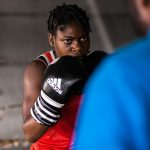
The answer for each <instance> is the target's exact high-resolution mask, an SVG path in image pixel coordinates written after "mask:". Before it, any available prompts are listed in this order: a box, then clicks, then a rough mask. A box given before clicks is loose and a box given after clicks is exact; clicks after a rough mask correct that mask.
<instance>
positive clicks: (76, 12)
mask: <svg viewBox="0 0 150 150" xmlns="http://www.w3.org/2000/svg"><path fill="white" fill-rule="evenodd" d="M71 21H73V22H76V23H78V24H80V25H81V26H82V27H83V28H84V29H85V31H86V32H87V33H89V32H90V31H91V28H90V24H89V17H88V16H87V14H86V12H85V10H83V9H81V8H79V7H78V6H77V5H71V4H70V5H66V4H65V3H64V4H62V5H61V6H56V8H54V9H53V10H52V11H50V15H49V18H48V21H47V23H48V31H49V32H50V33H51V34H53V35H54V34H55V33H56V31H57V29H58V28H59V29H61V27H64V25H66V24H68V23H70V22H71Z"/></svg>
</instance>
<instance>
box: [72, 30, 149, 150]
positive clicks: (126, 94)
mask: <svg viewBox="0 0 150 150" xmlns="http://www.w3.org/2000/svg"><path fill="white" fill-rule="evenodd" d="M85 93H86V94H85V97H84V100H83V103H82V105H81V109H80V114H79V118H78V122H77V129H76V137H75V146H74V150H150V32H149V33H148V35H147V36H146V37H144V38H142V39H139V40H137V41H135V42H133V43H131V44H129V45H127V46H124V47H122V48H120V49H118V50H117V52H116V53H114V54H113V55H111V56H109V57H108V58H107V59H106V60H105V61H104V63H103V64H100V65H99V67H98V68H97V70H96V71H95V73H94V74H93V76H92V77H91V79H90V80H89V82H88V84H87V86H86V90H85Z"/></svg>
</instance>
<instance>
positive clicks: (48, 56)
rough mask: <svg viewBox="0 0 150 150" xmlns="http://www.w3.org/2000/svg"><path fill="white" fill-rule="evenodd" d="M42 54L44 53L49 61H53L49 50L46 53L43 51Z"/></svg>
mask: <svg viewBox="0 0 150 150" xmlns="http://www.w3.org/2000/svg"><path fill="white" fill-rule="evenodd" d="M44 55H46V56H47V58H48V60H49V62H52V61H53V58H52V56H51V54H50V52H46V53H44Z"/></svg>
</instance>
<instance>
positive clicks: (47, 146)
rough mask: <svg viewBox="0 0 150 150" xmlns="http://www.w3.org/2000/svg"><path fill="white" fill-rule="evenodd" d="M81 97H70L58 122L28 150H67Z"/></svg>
mask: <svg viewBox="0 0 150 150" xmlns="http://www.w3.org/2000/svg"><path fill="white" fill-rule="evenodd" d="M81 99H82V95H77V96H72V97H70V98H69V100H68V103H67V104H66V105H65V106H64V108H63V109H62V116H61V118H60V120H59V121H58V123H57V124H56V125H55V126H53V127H50V128H49V129H48V131H47V132H46V133H45V134H44V135H43V136H42V137H41V138H40V139H39V140H38V141H37V142H36V143H34V144H32V145H31V148H30V150H69V147H70V146H71V139H72V136H73V134H74V133H73V132H74V126H75V121H76V116H77V111H78V108H79V105H80V101H81Z"/></svg>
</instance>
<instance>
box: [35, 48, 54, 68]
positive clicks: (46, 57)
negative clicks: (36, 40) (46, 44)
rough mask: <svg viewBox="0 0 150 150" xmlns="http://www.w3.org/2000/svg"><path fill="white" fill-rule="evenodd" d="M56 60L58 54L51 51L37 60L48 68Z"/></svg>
mask: <svg viewBox="0 0 150 150" xmlns="http://www.w3.org/2000/svg"><path fill="white" fill-rule="evenodd" d="M54 59H56V54H55V52H54V51H53V50H50V51H48V52H45V53H44V54H42V55H39V56H38V57H37V58H36V59H35V60H40V61H42V62H43V63H44V64H45V65H46V66H49V65H50V63H51V62H52V61H53V60H54Z"/></svg>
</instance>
